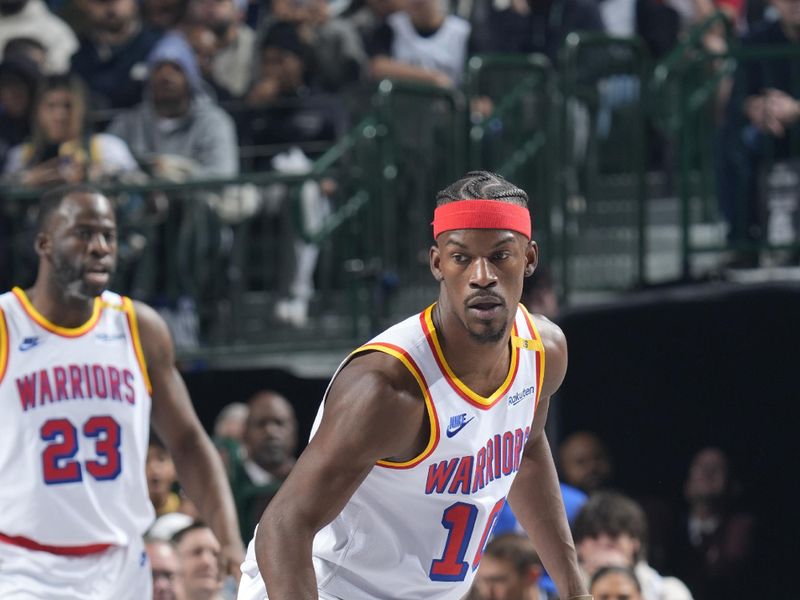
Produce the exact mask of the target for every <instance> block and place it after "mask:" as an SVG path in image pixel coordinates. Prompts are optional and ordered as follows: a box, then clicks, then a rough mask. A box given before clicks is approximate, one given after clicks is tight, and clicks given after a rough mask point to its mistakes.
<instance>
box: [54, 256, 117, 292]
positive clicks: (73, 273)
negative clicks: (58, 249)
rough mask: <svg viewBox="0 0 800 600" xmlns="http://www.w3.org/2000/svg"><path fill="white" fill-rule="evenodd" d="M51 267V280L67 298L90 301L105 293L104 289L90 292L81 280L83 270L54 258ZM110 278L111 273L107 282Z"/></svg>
mask: <svg viewBox="0 0 800 600" xmlns="http://www.w3.org/2000/svg"><path fill="white" fill-rule="evenodd" d="M52 265H53V278H54V279H55V281H56V283H57V285H58V287H59V289H61V290H63V292H64V295H65V296H67V297H68V298H76V299H79V300H91V299H93V298H96V297H97V296H99V295H101V294H102V293H103V292H104V291H105V288H103V289H100V290H97V291H96V292H95V291H94V290H92V289H91V288H90V287H89V286H88V285H87V284H86V282H85V281H84V280H83V270H82V269H79V268H76V267H73V266H72V265H70V264H69V263H68V262H66V261H63V260H62V259H61V258H58V257H56V256H54V257H53V261H52ZM111 277H113V273H109V280H110V278H111Z"/></svg>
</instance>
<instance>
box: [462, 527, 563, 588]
mask: <svg viewBox="0 0 800 600" xmlns="http://www.w3.org/2000/svg"><path fill="white" fill-rule="evenodd" d="M541 576H542V563H541V561H540V560H539V555H538V554H536V550H535V548H534V547H533V544H532V543H531V541H530V540H529V539H528V538H527V537H525V536H524V535H518V534H514V533H510V534H506V535H502V536H498V537H496V538H494V539H493V540H492V541H491V542H489V543H488V544H487V546H486V550H484V553H483V558H481V564H480V566H479V567H478V572H477V573H476V574H475V583H474V584H473V588H474V591H473V593H472V594H471V595H470V600H549V599H555V598H556V596H555V595H551V594H550V592H548V591H547V590H545V589H543V588H541V587H539V579H540V578H541Z"/></svg>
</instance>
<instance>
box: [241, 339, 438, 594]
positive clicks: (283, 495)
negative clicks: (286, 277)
mask: <svg viewBox="0 0 800 600" xmlns="http://www.w3.org/2000/svg"><path fill="white" fill-rule="evenodd" d="M427 433H428V425H427V417H426V415H425V404H424V401H423V399H422V396H421V392H420V390H419V387H418V386H417V384H416V381H414V379H413V377H412V376H411V374H410V373H409V372H408V371H407V370H406V368H405V367H404V366H403V365H402V363H400V361H398V360H397V359H395V358H393V357H391V356H388V355H386V354H383V353H380V352H373V353H370V354H365V355H361V356H357V357H355V358H354V359H353V360H352V362H351V363H350V364H348V365H347V366H346V367H345V368H344V369H343V370H342V371H341V372H340V373H339V375H338V376H337V377H336V379H335V380H334V383H333V386H332V387H331V391H330V393H329V394H328V397H327V398H326V400H325V409H324V413H323V417H322V422H321V424H320V427H319V429H318V430H317V432H316V434H315V435H314V438H313V439H312V440H311V442H310V443H309V445H308V447H307V448H306V449H305V451H304V452H303V454H302V455H301V456H300V459H299V460H298V461H297V464H296V465H295V467H294V469H293V470H292V472H291V474H290V475H289V477H288V479H287V480H286V481H285V482H284V484H283V485H282V486H281V488H280V490H279V491H278V493H277V495H276V496H275V498H274V499H273V500H272V502H270V504H269V506H268V507H267V510H266V511H264V515H263V516H262V517H261V521H260V523H259V526H258V531H257V533H256V559H257V561H258V568H259V570H260V571H261V574H262V575H263V576H264V580H265V582H266V584H267V591H268V592H269V597H270V600H316V599H317V598H318V595H317V580H316V577H315V575H314V567H313V564H312V560H311V550H312V543H313V540H314V536H315V534H316V533H317V531H319V530H320V529H321V528H322V527H324V526H325V525H326V524H327V523H329V522H330V521H332V520H333V519H334V518H335V517H336V516H337V515H338V514H339V513H340V512H341V510H342V509H343V508H344V506H345V504H346V503H347V501H348V500H349V499H350V497H351V496H352V495H353V493H354V492H355V491H356V489H357V488H358V487H359V485H361V482H362V481H363V480H364V478H365V477H366V476H367V475H368V474H369V472H370V470H372V468H373V467H374V466H375V462H376V461H378V460H380V459H385V458H393V459H394V460H407V459H410V458H413V457H414V456H415V455H416V454H418V453H419V451H420V449H421V448H422V447H424V445H425V440H426V436H427Z"/></svg>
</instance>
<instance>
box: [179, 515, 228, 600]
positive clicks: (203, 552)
mask: <svg viewBox="0 0 800 600" xmlns="http://www.w3.org/2000/svg"><path fill="white" fill-rule="evenodd" d="M172 543H173V544H175V548H176V549H177V551H178V559H179V560H180V568H181V572H182V574H183V585H184V588H185V589H186V596H185V597H186V600H221V596H220V590H221V589H222V575H221V572H220V552H221V547H220V544H219V542H218V541H217V538H216V536H215V535H214V532H213V531H211V528H210V527H209V526H208V525H206V524H205V523H203V522H202V521H195V522H194V523H192V524H191V525H189V526H188V527H186V528H184V529H181V530H180V531H179V532H178V533H176V534H175V535H174V536H173V538H172Z"/></svg>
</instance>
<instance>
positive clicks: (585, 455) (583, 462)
mask: <svg viewBox="0 0 800 600" xmlns="http://www.w3.org/2000/svg"><path fill="white" fill-rule="evenodd" d="M559 459H560V460H559V463H558V465H559V469H560V471H561V478H562V479H563V481H564V482H565V483H568V484H569V485H571V486H574V487H576V488H578V489H579V490H582V491H584V492H586V493H587V494H592V493H593V492H595V491H597V490H599V489H601V488H603V487H605V486H606V485H607V484H608V482H609V481H610V480H611V474H612V468H611V460H610V458H609V455H608V450H607V448H606V446H605V444H603V442H602V440H601V439H600V438H599V437H598V436H597V435H595V434H594V433H591V432H589V431H576V432H575V433H573V434H571V435H569V436H567V438H566V439H565V440H564V441H563V442H562V443H561V446H560V447H559Z"/></svg>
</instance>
